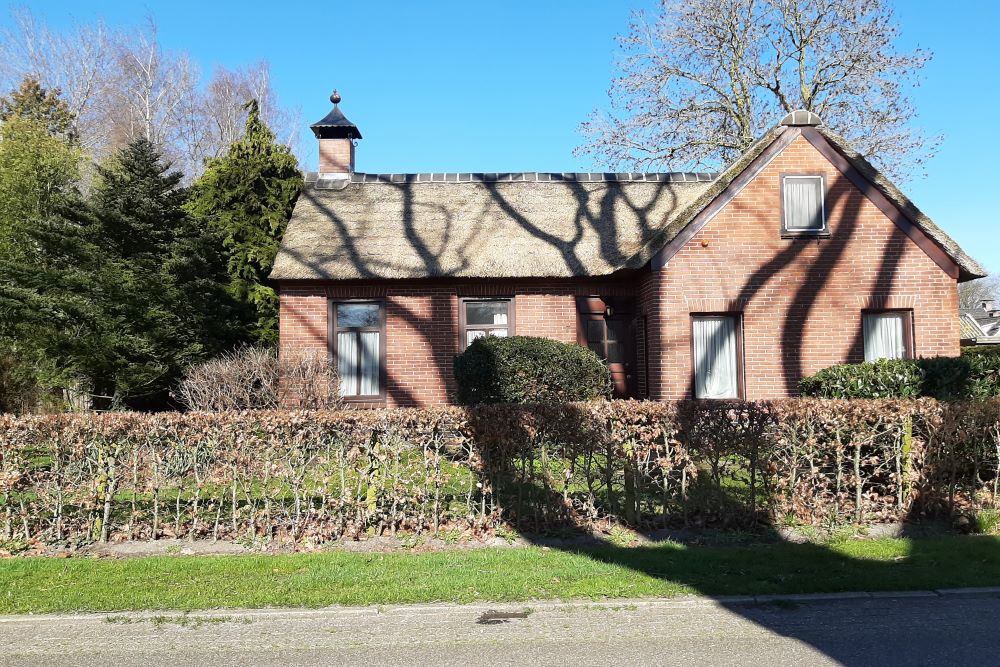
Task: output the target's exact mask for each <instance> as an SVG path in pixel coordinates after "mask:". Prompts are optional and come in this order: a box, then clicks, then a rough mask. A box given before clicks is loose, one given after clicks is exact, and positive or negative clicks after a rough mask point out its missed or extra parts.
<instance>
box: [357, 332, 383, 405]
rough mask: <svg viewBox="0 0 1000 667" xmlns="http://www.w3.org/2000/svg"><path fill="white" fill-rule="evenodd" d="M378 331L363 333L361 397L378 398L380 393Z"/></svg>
mask: <svg viewBox="0 0 1000 667" xmlns="http://www.w3.org/2000/svg"><path fill="white" fill-rule="evenodd" d="M378 337H379V332H377V331H362V332H361V395H362V396H377V395H378V393H379V372H378V364H379V349H378Z"/></svg>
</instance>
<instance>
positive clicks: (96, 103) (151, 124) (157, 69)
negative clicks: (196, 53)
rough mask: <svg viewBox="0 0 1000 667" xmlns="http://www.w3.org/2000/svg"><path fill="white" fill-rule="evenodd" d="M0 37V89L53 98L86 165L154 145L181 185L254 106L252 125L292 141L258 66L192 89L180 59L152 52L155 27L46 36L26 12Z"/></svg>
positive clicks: (189, 70)
mask: <svg viewBox="0 0 1000 667" xmlns="http://www.w3.org/2000/svg"><path fill="white" fill-rule="evenodd" d="M12 17H13V22H12V26H11V27H10V28H8V29H6V30H0V87H2V88H5V89H7V90H11V89H14V88H16V87H17V86H18V85H19V84H20V82H21V80H23V79H24V78H25V77H28V76H30V77H33V78H35V79H37V80H38V81H39V82H40V83H41V84H42V85H43V86H45V87H47V88H58V89H59V90H60V91H61V93H62V95H63V97H64V99H65V100H66V101H67V103H68V104H69V108H70V111H71V112H72V113H73V114H74V116H75V124H76V125H75V127H74V133H75V135H76V136H78V137H79V140H80V144H81V146H82V147H83V148H84V149H85V150H86V151H87V152H88V153H90V154H91V156H92V157H93V158H94V159H95V160H101V159H103V158H104V157H106V156H108V155H110V154H111V153H112V152H113V151H114V150H115V149H116V148H118V147H120V146H121V145H123V144H124V143H126V142H128V141H130V140H132V139H135V138H137V137H144V138H147V139H149V140H150V141H153V142H154V143H156V144H158V145H159V146H160V147H161V148H162V150H163V152H164V154H165V155H166V156H168V157H169V158H170V159H171V160H172V161H173V162H174V165H175V166H176V167H177V168H178V169H180V170H181V171H182V172H183V173H184V174H185V180H186V181H188V182H190V181H191V180H193V179H195V178H197V177H198V176H199V175H200V174H201V172H202V171H203V169H204V162H205V159H206V158H210V157H216V156H218V155H220V154H221V153H223V152H224V151H225V149H226V148H228V146H229V145H230V144H232V142H233V141H235V140H236V139H238V138H239V137H240V135H241V134H242V131H243V126H244V124H245V120H246V112H245V111H244V110H243V108H242V107H243V105H244V104H246V102H248V101H249V100H251V99H256V100H258V103H259V105H260V109H261V116H262V117H263V118H264V120H265V121H266V122H267V123H268V125H269V126H270V127H271V128H272V130H273V131H274V132H275V134H276V135H277V136H278V137H279V138H280V139H281V140H282V141H283V142H285V143H286V144H287V145H288V146H290V147H294V146H295V144H296V141H297V138H298V136H297V128H298V126H299V125H300V122H299V121H300V118H299V115H298V114H297V113H295V112H293V111H291V110H288V109H286V108H284V107H282V106H281V105H280V104H279V102H278V99H277V96H276V94H275V92H274V89H273V88H272V86H271V81H270V79H271V75H270V67H269V65H268V64H267V62H265V61H261V62H259V63H256V64H253V65H251V66H249V67H241V68H237V69H232V70H229V69H226V68H224V67H218V68H216V70H215V72H214V73H213V76H212V79H211V80H210V81H209V82H208V83H207V84H206V85H204V86H203V85H202V84H201V76H200V73H199V70H198V67H197V65H196V64H195V63H194V61H193V60H192V59H191V58H190V56H189V55H188V54H186V53H184V52H173V51H167V50H164V49H163V48H162V46H161V45H160V42H159V39H158V36H157V30H156V24H155V22H154V21H153V20H152V19H151V18H150V19H147V21H146V23H145V25H142V26H139V27H134V28H131V29H128V30H120V31H112V30H110V29H109V28H108V27H107V26H106V25H105V24H104V23H103V22H101V21H97V22H95V23H93V24H90V25H73V26H71V28H69V29H68V30H66V31H65V32H57V31H54V30H52V29H50V28H49V27H48V26H46V25H45V24H43V23H41V22H39V21H38V20H36V18H35V17H34V16H33V15H32V14H31V12H30V11H29V10H27V9H20V10H15V11H14V12H13V13H12Z"/></svg>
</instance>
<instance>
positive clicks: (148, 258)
mask: <svg viewBox="0 0 1000 667" xmlns="http://www.w3.org/2000/svg"><path fill="white" fill-rule="evenodd" d="M181 179H182V175H181V174H180V173H179V172H176V171H172V170H171V168H170V165H169V164H168V163H166V162H165V161H164V159H163V156H162V155H161V154H160V152H159V150H158V149H157V147H156V146H155V145H154V144H152V143H150V142H149V141H147V140H146V139H138V140H136V141H133V142H131V143H130V144H128V145H127V146H125V147H124V148H123V149H122V150H121V151H120V152H119V153H118V154H117V155H116V156H115V157H114V158H113V159H112V160H111V162H110V163H109V164H108V165H104V166H102V167H99V168H98V179H97V183H96V184H95V187H94V190H93V193H92V195H91V208H92V210H93V215H94V217H95V219H96V230H95V231H96V233H95V241H96V243H97V244H98V245H99V247H100V248H101V254H102V257H103V261H102V267H101V272H102V276H103V280H102V282H107V283H108V284H109V285H111V286H113V288H112V289H108V291H107V293H108V294H111V293H112V292H114V293H115V297H114V298H113V299H108V300H106V301H105V303H103V304H102V311H103V313H104V329H105V330H106V332H107V350H106V352H105V354H104V355H103V358H104V362H105V364H104V366H103V367H102V368H95V369H94V370H95V380H96V383H95V389H98V388H99V389H100V392H98V393H101V392H104V395H106V396H112V397H113V400H115V401H117V402H118V403H119V404H127V405H130V406H133V407H134V406H142V407H149V406H153V405H157V404H160V403H162V402H163V401H164V400H165V398H166V396H167V392H168V391H169V389H170V388H171V386H172V385H173V384H174V383H175V382H176V380H177V379H178V378H179V377H180V375H181V373H183V371H184V369H185V368H186V367H187V366H189V365H190V364H192V363H195V362H197V361H201V360H203V359H204V358H206V357H207V356H212V355H215V354H218V353H219V352H221V351H222V350H224V349H226V348H227V347H230V346H231V345H232V344H234V342H235V341H236V339H237V338H238V336H239V335H240V334H241V332H242V329H243V326H244V325H243V322H244V321H245V320H246V317H245V316H243V314H242V313H241V312H240V306H239V304H238V303H237V302H236V301H235V300H234V299H232V297H231V296H229V294H228V292H227V290H226V285H227V282H228V281H227V278H228V277H227V275H226V273H225V263H224V258H223V255H222V242H221V238H220V237H219V236H218V235H217V234H216V233H215V232H214V230H211V229H205V228H203V227H200V226H198V225H197V224H196V223H195V222H194V220H193V219H192V218H191V217H190V216H189V215H188V214H187V212H186V211H185V209H184V206H185V203H186V201H187V192H186V191H185V190H184V189H183V188H181V187H180V182H181ZM108 325H113V326H108Z"/></svg>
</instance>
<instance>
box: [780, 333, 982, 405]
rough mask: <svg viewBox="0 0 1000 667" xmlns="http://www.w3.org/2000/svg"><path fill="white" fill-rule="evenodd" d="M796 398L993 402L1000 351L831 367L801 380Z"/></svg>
mask: <svg viewBox="0 0 1000 667" xmlns="http://www.w3.org/2000/svg"><path fill="white" fill-rule="evenodd" d="M799 393H801V394H802V395H803V396H811V397H816V398H918V397H922V396H925V397H929V398H936V399H938V400H945V401H955V400H964V399H970V398H971V399H985V398H993V397H996V396H1000V346H996V347H968V348H964V349H963V350H962V356H960V357H933V358H928V359H894V360H889V359H882V360H879V361H872V362H866V363H863V364H841V365H838V366H830V367H829V368H824V369H823V370H821V371H819V372H818V373H816V374H815V375H811V376H809V377H805V378H802V380H801V381H800V382H799Z"/></svg>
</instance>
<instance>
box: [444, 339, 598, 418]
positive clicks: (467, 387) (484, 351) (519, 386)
mask: <svg viewBox="0 0 1000 667" xmlns="http://www.w3.org/2000/svg"><path fill="white" fill-rule="evenodd" d="M455 380H456V381H457V382H458V396H457V398H458V402H459V403H461V404H463V405H474V404H478V403H566V402H570V401H589V400H592V399H595V398H603V397H608V396H610V394H611V374H610V373H609V372H608V369H607V367H606V366H605V365H604V363H603V362H602V361H601V359H600V358H599V357H598V356H597V355H596V354H594V353H593V352H592V351H591V350H589V349H587V348H585V347H580V346H579V345H573V344H570V343H560V342H559V341H555V340H551V339H549V338H537V337H534V336H510V337H504V338H501V337H497V336H483V337H482V338H478V339H476V340H474V341H473V342H472V344H471V345H469V347H468V348H467V349H466V350H465V352H463V353H462V354H460V355H458V356H457V357H455Z"/></svg>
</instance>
